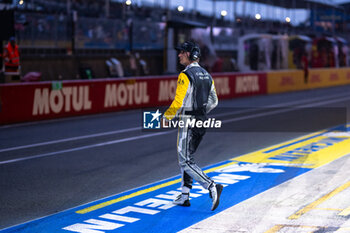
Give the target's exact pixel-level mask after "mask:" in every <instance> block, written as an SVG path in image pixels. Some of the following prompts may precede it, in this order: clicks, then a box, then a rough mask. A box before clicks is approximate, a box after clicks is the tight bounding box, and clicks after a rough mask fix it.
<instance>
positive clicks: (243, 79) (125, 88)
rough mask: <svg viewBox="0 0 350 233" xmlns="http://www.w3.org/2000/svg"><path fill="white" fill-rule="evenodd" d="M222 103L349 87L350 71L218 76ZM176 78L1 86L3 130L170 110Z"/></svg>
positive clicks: (215, 78) (346, 69) (323, 70)
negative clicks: (71, 119) (102, 115)
mask: <svg viewBox="0 0 350 233" xmlns="http://www.w3.org/2000/svg"><path fill="white" fill-rule="evenodd" d="M213 78H214V82H215V86H216V91H217V94H218V96H219V99H232V98H237V97H245V96H252V95H263V94H272V93H281V92H287V91H298V90H306V89H313V88H321V87H330V86H336V85H345V84H350V68H343V69H313V70H310V72H309V77H308V80H307V82H305V80H304V72H303V71H299V70H288V71H278V72H277V71H276V72H259V73H218V74H213ZM176 85H177V76H158V77H147V78H118V79H97V80H85V81H61V82H40V83H39V82H38V83H13V84H1V85H0V125H4V124H11V123H18V122H26V121H38V120H46V119H54V118H62V117H70V116H79V115H87V114H96V113H105V112H115V111H120V110H126V109H137V108H147V107H155V106H166V105H169V104H170V103H171V101H172V100H173V98H174V95H175V91H176Z"/></svg>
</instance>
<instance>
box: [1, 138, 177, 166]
mask: <svg viewBox="0 0 350 233" xmlns="http://www.w3.org/2000/svg"><path fill="white" fill-rule="evenodd" d="M172 132H173V131H166V132H159V133H153V134H146V135H140V136H134V137H129V138H123V139H118V140H113V141H108V142H103V143H97V144H92V145H88V146H81V147H75V148H71V149H67V150H60V151H54V152H50V153H45V154H38V155H33V156H28V157H22V158H17V159H11V160H5V161H0V165H2V164H8V163H15V162H20V161H25V160H30V159H37V158H42V157H48V156H52V155H57V154H63V153H67V152H73V151H78V150H85V149H90V148H94V147H101V146H107V145H112V144H117V143H122V142H129V141H134V140H138V139H142V138H149V137H155V136H159V135H164V134H168V133H172Z"/></svg>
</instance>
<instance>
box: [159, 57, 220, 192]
mask: <svg viewBox="0 0 350 233" xmlns="http://www.w3.org/2000/svg"><path fill="white" fill-rule="evenodd" d="M217 104H218V97H217V95H216V91H215V86H214V81H213V78H212V77H211V75H210V74H209V73H208V72H207V71H206V70H205V69H203V68H202V67H200V66H199V65H198V63H196V62H195V63H192V64H190V65H188V66H187V67H186V69H185V70H183V71H182V72H181V73H180V74H179V77H178V81H177V88H176V94H175V99H174V101H173V102H172V104H171V106H170V107H169V108H168V110H167V111H166V112H165V113H164V116H163V117H165V118H166V119H167V120H172V119H174V118H175V117H178V118H179V120H181V119H182V120H186V117H189V118H190V119H196V120H203V121H204V120H206V119H207V113H209V112H210V111H211V110H212V109H214V108H215V107H216V106H217ZM205 132H206V129H205V128H203V127H202V128H197V127H191V126H189V127H183V128H180V127H179V130H178V138H177V153H178V160H179V165H180V167H181V173H182V185H181V186H182V192H185V193H188V192H189V190H190V189H191V188H192V183H193V179H195V180H196V181H197V182H198V183H199V184H201V185H202V186H203V187H204V188H205V189H208V188H209V186H210V185H211V184H212V183H213V181H212V180H211V179H210V178H209V177H208V176H207V175H206V174H205V173H204V172H203V171H202V169H201V168H200V167H198V166H197V164H196V163H195V162H194V158H193V154H194V153H195V152H196V150H197V148H198V145H199V144H200V142H201V140H202V138H203V136H204V134H205Z"/></svg>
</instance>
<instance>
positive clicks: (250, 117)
mask: <svg viewBox="0 0 350 233" xmlns="http://www.w3.org/2000/svg"><path fill="white" fill-rule="evenodd" d="M349 99H350V97H345V98H340V99H335V100H329V101H324V102H319V103H312V104H304V105H301V106H298V107H295V108H287V109H279V110H275V111H271V112H263V113H257V114H252V115H250V116H243V117H237V118H233V119H229V120H224V121H222V122H223V123H227V122H235V121H241V120H248V119H252V118H257V117H262V116H269V115H274V114H279V113H286V112H292V111H296V110H302V109H303V108H307V107H316V106H322V105H325V104H331V103H336V102H341V101H344V100H349Z"/></svg>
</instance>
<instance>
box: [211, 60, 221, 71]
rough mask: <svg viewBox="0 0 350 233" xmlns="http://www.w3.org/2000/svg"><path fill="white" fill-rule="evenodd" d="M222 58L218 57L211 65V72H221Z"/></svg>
mask: <svg viewBox="0 0 350 233" xmlns="http://www.w3.org/2000/svg"><path fill="white" fill-rule="evenodd" d="M223 62H224V61H223V60H222V59H221V58H220V57H218V58H217V59H216V61H215V63H214V65H213V68H212V70H211V71H212V72H213V73H217V72H222V64H223Z"/></svg>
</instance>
